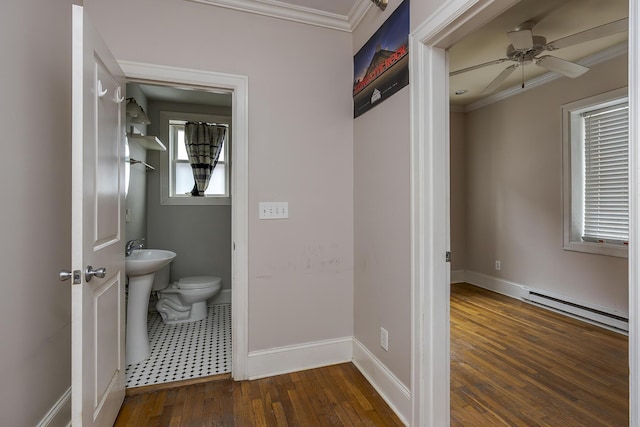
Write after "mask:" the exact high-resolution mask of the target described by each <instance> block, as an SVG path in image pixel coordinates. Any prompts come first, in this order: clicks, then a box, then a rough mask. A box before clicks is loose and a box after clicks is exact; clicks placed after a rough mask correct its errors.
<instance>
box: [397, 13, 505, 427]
mask: <svg viewBox="0 0 640 427" xmlns="http://www.w3.org/2000/svg"><path fill="white" fill-rule="evenodd" d="M515 1H516V0H449V1H447V2H446V3H444V4H443V5H442V6H441V7H440V8H439V9H438V10H436V11H435V12H434V13H433V14H432V15H431V16H429V17H428V18H427V19H426V20H425V21H424V22H423V23H422V24H421V25H419V26H418V27H417V29H416V30H415V31H413V32H412V33H411V34H410V36H409V43H410V47H409V49H410V51H411V56H410V59H409V63H410V73H409V74H410V91H411V107H410V114H411V298H412V313H411V318H412V325H411V337H412V339H411V344H412V350H411V393H412V413H411V415H412V416H411V419H412V422H411V424H412V425H414V426H420V427H431V426H433V427H435V426H445V425H449V416H450V414H449V412H450V393H449V385H450V380H449V377H450V357H449V289H450V287H449V283H450V277H449V275H450V273H449V266H448V264H447V263H445V256H444V255H445V251H447V250H448V246H449V226H450V224H449V213H448V208H449V185H448V183H449V175H448V165H449V133H448V132H449V93H448V87H449V76H448V69H447V68H448V66H447V59H446V52H445V49H446V48H448V47H450V46H451V45H452V44H454V43H455V42H456V41H457V40H459V39H460V38H461V37H462V36H464V35H465V34H467V33H469V32H470V31H473V30H474V29H475V28H477V27H479V26H480V25H482V24H484V23H486V22H488V21H489V20H490V19H491V18H492V17H494V16H496V15H498V14H499V13H500V12H502V11H503V10H505V9H506V8H508V7H509V6H510V5H512V4H513V3H515Z"/></svg>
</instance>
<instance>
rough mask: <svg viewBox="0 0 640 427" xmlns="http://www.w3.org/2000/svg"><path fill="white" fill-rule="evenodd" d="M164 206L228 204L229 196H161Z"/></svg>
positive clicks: (229, 203) (161, 202)
mask: <svg viewBox="0 0 640 427" xmlns="http://www.w3.org/2000/svg"><path fill="white" fill-rule="evenodd" d="M160 204H161V205H165V206H230V205H231V197H162V198H161V199H160Z"/></svg>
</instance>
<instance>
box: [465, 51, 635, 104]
mask: <svg viewBox="0 0 640 427" xmlns="http://www.w3.org/2000/svg"><path fill="white" fill-rule="evenodd" d="M628 50H629V43H628V42H627V41H624V42H622V43H618V44H616V45H613V46H611V47H609V48H607V49H604V50H602V51H600V52H597V53H594V54H593V55H589V56H586V57H584V58H582V59H581V60H579V61H576V62H577V63H578V64H580V65H584V66H585V67H593V66H594V65H597V64H600V63H602V62H605V61H608V60H610V59H613V58H616V57H618V56H620V55H624V54H626V53H627V52H628ZM562 77H564V76H563V75H562V74H558V73H553V72H550V73H546V74H543V75H541V76H538V77H535V78H533V79H531V80H529V81H527V85H526V87H525V88H524V89H523V88H521V87H520V86H514V87H512V88H509V89H506V90H503V91H501V92H498V93H496V94H494V95H491V96H488V97H486V98H483V99H480V100H478V101H476V102H473V103H471V104H469V105H467V106H466V107H463V108H462V111H464V112H466V113H468V112H470V111H473V110H477V109H479V108H482V107H486V106H487V105H490V104H493V103H494V102H498V101H502V100H504V99H507V98H509V97H511V96H513V95H517V94H519V93H522V92H524V91H527V90H531V89H534V88H536V87H539V86H542V85H544V84H547V83H549V82H552V81H554V80H556V79H560V78H562ZM460 110H461V109H459V108H458V109H457V110H456V111H460Z"/></svg>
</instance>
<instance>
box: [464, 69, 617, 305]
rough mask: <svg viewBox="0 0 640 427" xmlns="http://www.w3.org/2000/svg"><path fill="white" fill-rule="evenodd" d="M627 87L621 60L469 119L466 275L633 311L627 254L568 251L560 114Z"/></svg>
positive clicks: (519, 96)
mask: <svg viewBox="0 0 640 427" xmlns="http://www.w3.org/2000/svg"><path fill="white" fill-rule="evenodd" d="M626 84H627V62H626V56H624V57H619V58H617V59H614V60H612V61H610V62H608V63H605V64H601V65H598V66H594V67H593V68H592V69H591V71H589V72H588V73H587V74H585V75H583V76H582V77H580V78H577V79H567V78H563V79H558V80H555V81H553V82H552V83H550V84H547V85H544V86H542V87H540V88H538V89H534V90H531V91H526V92H523V93H522V94H520V95H517V96H513V97H511V98H508V99H506V100H504V101H502V102H498V103H495V104H491V105H489V106H487V107H484V108H481V109H479V110H476V111H473V112H470V113H468V114H467V117H466V123H465V126H466V132H467V140H466V158H467V163H468V167H467V181H466V183H467V192H468V198H467V213H468V216H467V231H466V232H467V262H466V269H467V270H470V271H474V272H478V273H483V274H487V275H490V276H495V277H499V278H502V279H506V280H510V281H513V282H516V283H520V284H524V285H527V286H531V287H534V288H538V289H544V290H548V291H553V292H555V293H558V294H561V295H564V296H568V297H571V298H574V299H576V300H578V301H581V302H585V303H591V304H597V305H601V306H604V307H608V308H611V309H615V310H619V311H623V312H626V311H627V300H628V277H627V260H626V258H615V257H609V256H603V255H592V254H584V253H579V252H571V251H565V250H563V249H562V180H561V177H562V121H561V119H562V116H561V112H560V108H561V106H562V104H565V103H569V102H572V101H576V100H579V99H583V98H587V97H589V96H592V95H596V94H599V93H602V92H606V91H609V90H612V89H616V88H619V87H624V86H626ZM495 260H501V261H502V269H501V271H495V269H494V261H495Z"/></svg>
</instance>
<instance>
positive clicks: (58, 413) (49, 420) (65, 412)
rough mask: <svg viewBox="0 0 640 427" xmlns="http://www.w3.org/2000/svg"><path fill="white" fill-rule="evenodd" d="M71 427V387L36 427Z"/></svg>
mask: <svg viewBox="0 0 640 427" xmlns="http://www.w3.org/2000/svg"><path fill="white" fill-rule="evenodd" d="M70 425H71V387H69V388H68V389H67V391H65V392H64V393H63V394H62V396H60V398H59V399H58V401H57V402H56V403H55V404H54V405H53V406H52V407H51V409H49V412H47V414H46V415H45V416H44V417H43V418H42V419H41V420H40V422H39V423H38V424H37V427H67V426H70Z"/></svg>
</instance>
